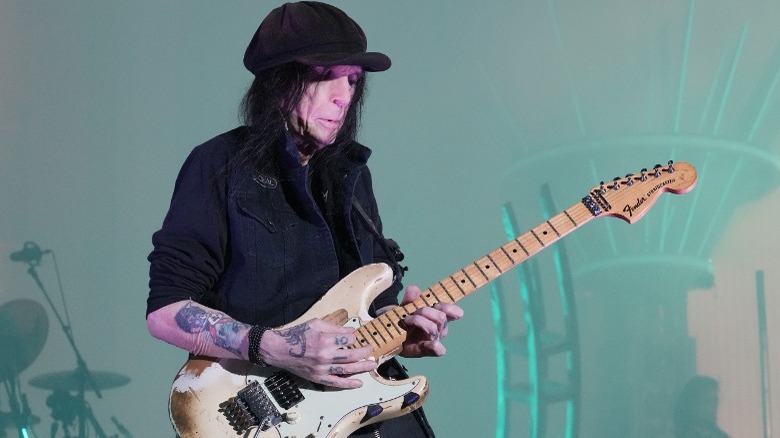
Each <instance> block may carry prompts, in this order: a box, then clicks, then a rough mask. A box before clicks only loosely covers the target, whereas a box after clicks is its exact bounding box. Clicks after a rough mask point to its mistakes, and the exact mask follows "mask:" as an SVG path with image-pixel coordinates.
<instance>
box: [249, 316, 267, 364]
mask: <svg viewBox="0 0 780 438" xmlns="http://www.w3.org/2000/svg"><path fill="white" fill-rule="evenodd" d="M268 330H271V328H270V327H263V326H260V325H253V326H252V328H251V329H249V335H248V338H249V362H252V363H253V364H255V365H258V366H261V367H267V366H268V364H267V363H265V362H263V359H261V358H260V354H259V353H260V339H262V338H263V333H265V332H266V331H268Z"/></svg>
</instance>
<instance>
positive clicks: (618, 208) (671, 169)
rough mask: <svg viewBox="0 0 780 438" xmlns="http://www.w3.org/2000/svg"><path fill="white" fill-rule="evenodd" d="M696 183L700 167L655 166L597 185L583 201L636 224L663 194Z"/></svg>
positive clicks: (597, 212)
mask: <svg viewBox="0 0 780 438" xmlns="http://www.w3.org/2000/svg"><path fill="white" fill-rule="evenodd" d="M695 186H696V169H694V168H693V166H692V165H690V164H689V163H685V162H680V163H673V162H672V161H669V163H668V164H667V165H666V166H661V165H660V164H657V165H655V167H653V168H652V169H649V170H648V169H642V170H641V171H640V172H639V173H638V174H631V173H630V174H628V175H626V176H625V177H624V178H620V177H617V178H615V179H613V180H612V181H611V182H609V183H604V182H602V183H601V184H599V185H598V186H596V187H593V188H592V189H591V191H590V193H589V194H588V196H586V197H584V198H582V203H583V204H585V206H586V207H587V208H588V210H590V212H591V213H592V214H593V215H594V216H599V215H606V216H617V217H619V218H621V219H623V220H625V221H626V222H628V223H630V224H633V223H634V222H636V221H638V220H639V219H641V218H642V216H644V214H645V213H647V211H648V210H650V207H652V206H653V204H654V203H655V201H656V200H657V199H658V197H659V196H661V194H662V193H665V192H671V193H676V194H681V193H687V192H689V191H691V190H692V189H693V188H694V187H695Z"/></svg>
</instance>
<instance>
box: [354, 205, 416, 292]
mask: <svg viewBox="0 0 780 438" xmlns="http://www.w3.org/2000/svg"><path fill="white" fill-rule="evenodd" d="M352 206H353V207H354V208H355V210H357V212H358V213H360V217H362V218H363V221H364V222H365V223H366V224H367V225H368V229H369V230H371V233H372V234H373V235H374V237H376V238H377V239H379V241H380V242H381V243H382V248H383V249H384V251H385V253H387V256H388V258H390V260H392V261H393V264H394V265H395V266H393V271H395V274H396V275H397V276H398V278H402V277H403V276H404V273H405V272H406V271H408V270H409V267H407V266H401V264H400V263H399V262H401V261H403V259H404V253H403V252H401V247H400V246H399V245H398V242H396V241H395V240H393V239H387V238H385V236H383V235H382V233H380V232H379V230H378V229H377V227H376V225H375V224H374V221H372V220H371V217H370V216H369V215H368V213H366V210H365V209H363V206H362V205H361V204H360V202H358V200H357V198H355V197H353V198H352Z"/></svg>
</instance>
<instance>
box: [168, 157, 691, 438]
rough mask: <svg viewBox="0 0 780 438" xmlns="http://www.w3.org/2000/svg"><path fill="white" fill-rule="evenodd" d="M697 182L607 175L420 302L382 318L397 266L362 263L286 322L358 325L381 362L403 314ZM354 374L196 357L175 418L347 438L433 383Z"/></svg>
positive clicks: (685, 173) (184, 377) (392, 346)
mask: <svg viewBox="0 0 780 438" xmlns="http://www.w3.org/2000/svg"><path fill="white" fill-rule="evenodd" d="M696 181H697V174H696V169H694V168H693V166H691V165H690V164H689V163H685V162H682V163H676V164H674V165H673V162H672V161H669V164H668V166H665V167H664V166H661V165H660V164H658V165H656V166H655V167H653V168H652V169H651V170H648V169H642V170H641V171H640V173H639V174H636V175H635V174H628V175H626V177H625V178H619V177H618V178H615V179H613V181H612V182H611V183H609V184H604V183H601V184H599V185H598V186H595V187H593V188H592V189H591V190H590V192H589V193H588V194H587V195H586V196H585V197H583V198H582V200H581V201H580V202H578V203H577V204H574V205H572V206H571V207H569V208H567V209H566V210H563V211H562V212H560V213H558V214H556V215H554V216H552V217H550V218H548V219H547V220H545V221H544V222H542V223H540V224H539V225H537V226H536V227H534V228H532V229H530V230H529V231H527V232H525V233H523V234H521V235H518V236H516V237H515V238H514V239H512V240H511V241H509V242H508V243H506V244H504V245H502V246H500V247H499V248H497V249H495V250H493V251H491V252H490V253H488V254H487V255H485V256H484V257H482V258H480V259H477V260H476V261H474V263H471V264H469V265H466V266H464V267H463V268H462V269H460V270H459V271H456V272H454V273H453V274H452V275H450V276H448V277H446V278H444V279H442V280H441V281H439V282H436V283H435V284H434V285H433V286H431V287H430V288H428V289H426V290H425V291H423V292H422V295H421V296H420V298H418V299H416V300H414V301H413V302H411V303H405V304H403V305H401V306H397V307H395V308H392V309H390V310H389V311H387V312H385V313H383V314H382V315H379V316H378V317H376V318H371V317H370V316H369V314H368V308H369V306H370V304H371V302H372V301H373V300H374V299H375V298H376V297H377V295H379V294H380V293H381V292H382V291H384V290H386V289H387V288H388V287H390V285H391V284H392V278H393V273H392V271H391V269H390V267H389V266H387V265H384V264H373V265H367V266H364V267H362V268H360V269H358V270H356V271H355V272H353V273H351V274H350V275H348V276H347V277H345V278H344V279H343V280H341V281H340V282H339V283H337V284H336V285H335V286H334V287H333V288H332V289H331V290H330V291H328V292H327V293H326V294H325V296H323V297H322V299H320V300H319V301H317V302H316V303H315V304H314V305H313V306H312V307H311V308H310V309H309V310H308V311H307V312H306V313H305V314H304V315H302V316H301V317H300V318H298V319H297V320H295V321H293V322H291V323H290V324H287V325H286V326H285V327H292V326H295V325H298V324H300V323H302V322H305V321H308V320H310V319H312V318H321V319H323V320H325V321H329V322H332V323H334V324H339V325H342V326H344V325H346V326H350V327H354V328H355V329H356V330H355V336H356V339H357V341H356V342H355V343H354V344H353V345H351V346H350V347H349V348H353V347H359V346H367V345H370V346H372V347H373V349H374V350H373V351H374V357H375V359H376V360H377V362H378V363H382V362H384V361H386V360H388V359H390V358H392V357H393V356H395V355H396V354H398V352H399V351H400V348H401V346H402V344H403V342H404V340H405V339H406V327H405V324H404V323H403V321H404V319H405V318H406V316H408V315H410V314H412V313H414V312H415V311H416V310H417V309H421V308H424V307H431V306H433V305H434V304H436V303H454V302H457V301H459V300H461V299H462V298H465V297H466V296H468V295H470V294H471V293H473V292H475V291H476V290H478V289H479V288H481V287H482V286H484V285H485V284H487V283H488V282H490V281H492V280H495V279H496V278H498V277H499V276H500V275H502V274H504V273H506V272H508V271H509V270H511V269H512V268H514V267H515V266H517V265H518V264H520V263H522V262H523V261H525V260H527V259H528V258H530V257H532V256H533V255H534V254H536V253H538V252H539V251H541V250H543V249H544V248H548V247H549V246H550V245H552V244H553V243H555V242H556V241H557V240H558V239H560V238H562V237H564V236H566V235H568V234H569V233H571V232H572V231H574V230H575V229H577V228H579V227H581V226H582V225H584V224H586V223H588V222H590V221H591V220H592V219H594V218H596V217H617V218H620V219H623V220H625V221H626V222H628V223H630V224H633V223H635V222H636V221H638V220H639V219H640V218H642V216H644V214H645V213H646V212H647V211H648V209H649V208H650V207H651V206H652V205H653V204H654V203H655V202H656V200H657V199H658V197H659V196H660V195H661V194H662V193H665V192H671V193H678V194H680V193H687V192H688V191H690V190H692V189H693V187H694V186H695V185H696ZM355 377H356V378H360V379H361V380H362V381H363V386H362V387H361V388H358V389H349V390H340V389H335V388H329V387H325V386H322V385H317V384H314V383H311V382H307V381H305V380H303V379H300V378H297V377H294V376H291V375H289V374H288V373H286V372H285V371H282V370H278V369H274V368H259V367H253V366H252V365H251V364H250V363H249V362H246V361H241V360H236V359H230V360H228V359H221V360H217V359H214V358H204V357H199V358H194V359H191V360H189V361H187V363H186V364H185V365H184V367H182V369H181V370H180V371H179V374H178V375H177V376H176V379H175V380H174V382H173V388H172V389H171V395H170V404H169V408H170V413H171V422H172V423H173V425H174V428H175V429H176V432H177V433H178V434H179V436H181V437H182V438H193V437H208V438H229V437H236V436H239V437H260V438H292V437H297V438H304V437H310V438H311V437H315V436H316V437H328V438H337V437H339V438H340V437H346V436H348V435H349V434H351V433H352V432H354V431H355V430H357V429H359V428H361V427H363V426H365V425H368V424H372V423H376V422H378V421H382V420H387V419H390V418H395V417H399V416H401V415H403V414H405V413H407V412H411V411H413V410H415V409H417V408H419V407H420V406H421V405H422V404H423V402H424V401H425V399H426V397H427V395H428V382H427V380H426V379H425V378H424V377H422V376H415V377H411V378H409V379H405V380H397V381H391V380H388V379H385V378H383V377H381V376H380V375H378V374H377V373H376V372H371V373H363V374H360V375H357V376H355Z"/></svg>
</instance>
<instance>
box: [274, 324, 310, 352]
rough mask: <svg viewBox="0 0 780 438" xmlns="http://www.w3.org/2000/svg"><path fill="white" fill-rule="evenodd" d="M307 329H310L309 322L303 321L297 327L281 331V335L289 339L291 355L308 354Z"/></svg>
mask: <svg viewBox="0 0 780 438" xmlns="http://www.w3.org/2000/svg"><path fill="white" fill-rule="evenodd" d="M306 330H309V324H307V323H303V324H301V325H296V326H295V327H293V328H291V329H288V330H285V331H281V332H279V334H280V335H282V337H283V338H284V339H285V340H286V341H287V344H288V345H290V346H291V347H297V348H290V356H293V357H303V355H305V354H306V336H305V334H306Z"/></svg>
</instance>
